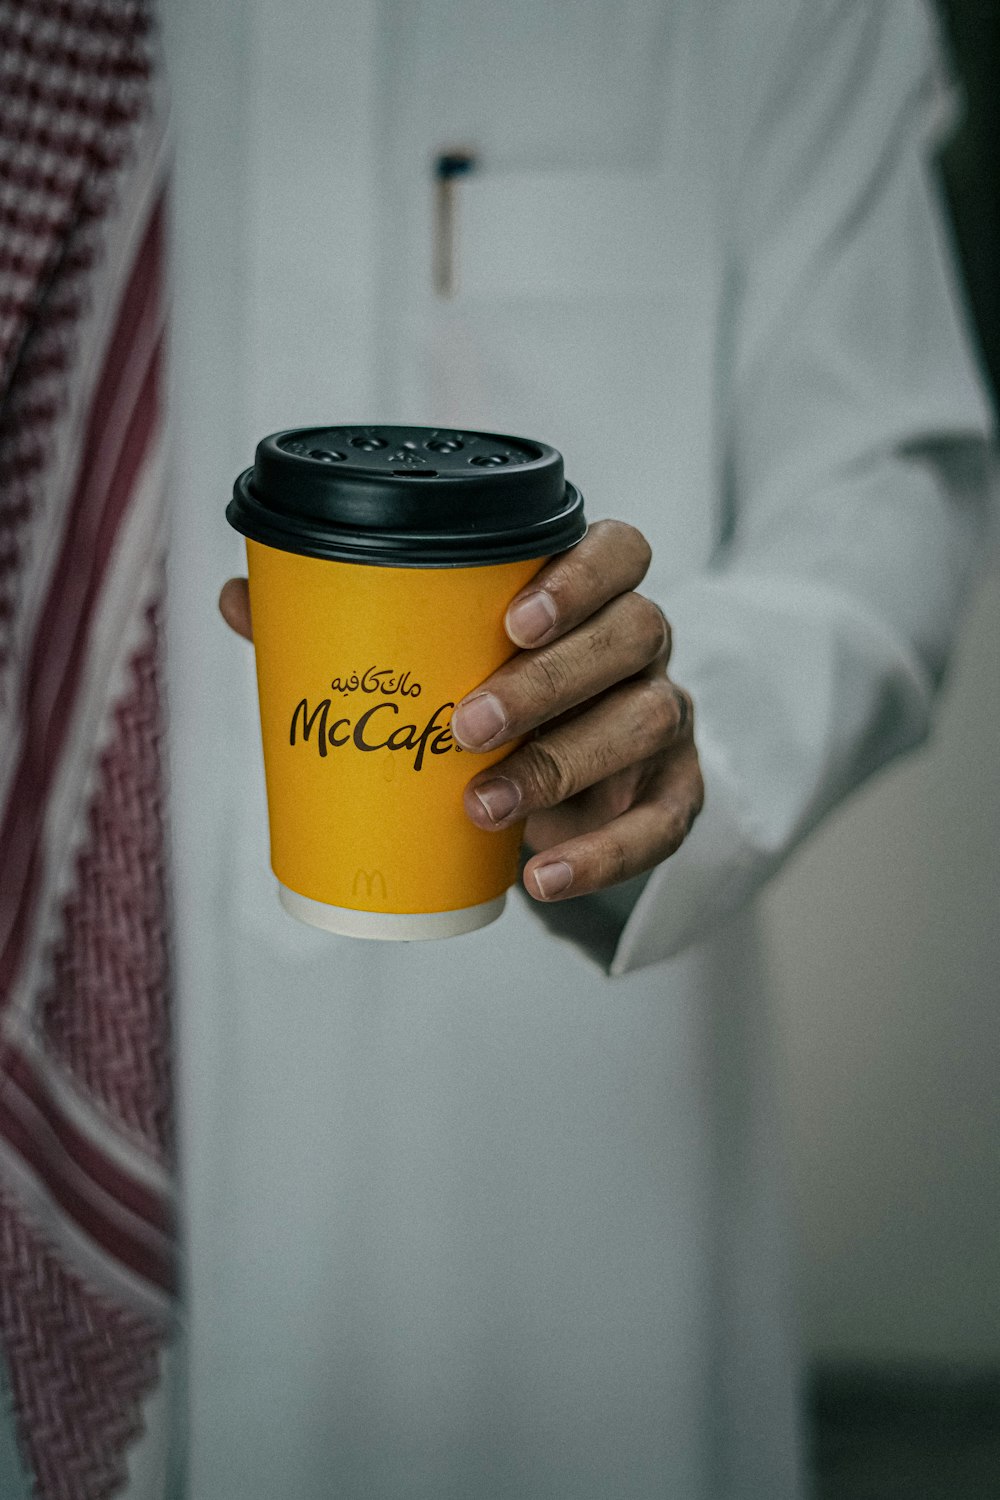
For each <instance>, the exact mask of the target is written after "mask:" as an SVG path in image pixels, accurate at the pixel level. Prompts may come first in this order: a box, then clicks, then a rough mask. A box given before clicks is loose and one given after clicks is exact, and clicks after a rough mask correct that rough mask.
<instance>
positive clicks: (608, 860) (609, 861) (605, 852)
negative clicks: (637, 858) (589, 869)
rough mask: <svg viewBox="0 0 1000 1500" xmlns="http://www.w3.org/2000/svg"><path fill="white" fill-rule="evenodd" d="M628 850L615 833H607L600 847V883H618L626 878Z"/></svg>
mask: <svg viewBox="0 0 1000 1500" xmlns="http://www.w3.org/2000/svg"><path fill="white" fill-rule="evenodd" d="M628 872H629V860H628V852H627V850H626V848H625V845H624V844H623V843H622V841H621V839H620V838H619V837H618V836H617V835H616V834H608V835H607V837H606V838H605V839H604V841H603V847H602V849H601V884H602V885H620V884H621V882H622V881H623V880H625V879H627V878H628Z"/></svg>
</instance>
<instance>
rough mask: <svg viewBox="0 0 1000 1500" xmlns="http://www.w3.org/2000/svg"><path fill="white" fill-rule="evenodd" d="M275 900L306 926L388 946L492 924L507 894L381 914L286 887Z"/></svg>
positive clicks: (505, 900) (502, 907) (469, 930)
mask: <svg viewBox="0 0 1000 1500" xmlns="http://www.w3.org/2000/svg"><path fill="white" fill-rule="evenodd" d="M278 900H279V901H280V902H281V904H282V906H283V907H284V908H285V910H286V911H287V912H288V913H289V914H290V915H291V916H293V917H297V918H298V920H299V921H300V922H307V923H308V924H309V926H310V927H322V928H323V929H324V930H325V931H326V932H336V933H339V935H340V936H341V937H355V938H375V939H378V940H380V941H382V942H389V943H419V942H423V941H425V940H427V939H429V938H449V937H458V936H459V935H460V934H461V933H463V932H474V931H475V929H476V928H477V927H486V926H487V925H488V924H489V923H490V922H495V921H496V919H497V917H499V916H500V914H501V912H502V911H503V909H504V907H505V906H506V904H507V893H506V891H504V893H503V895H502V896H497V897H495V899H494V900H492V901H484V902H483V903H482V904H481V905H480V906H462V907H459V909H458V910H457V911H431V912H384V911H354V910H352V908H350V907H347V906H328V905H327V904H326V902H325V901H313V899H312V898H311V897H310V896H300V895H299V893H298V891H290V890H289V889H288V887H287V886H286V885H281V884H280V883H279V885H278Z"/></svg>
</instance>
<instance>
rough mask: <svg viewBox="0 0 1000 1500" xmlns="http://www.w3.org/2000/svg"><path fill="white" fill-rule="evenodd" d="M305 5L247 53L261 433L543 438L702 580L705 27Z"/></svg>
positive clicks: (709, 497)
mask: <svg viewBox="0 0 1000 1500" xmlns="http://www.w3.org/2000/svg"><path fill="white" fill-rule="evenodd" d="M291 4H292V6H293V10H292V11H290V10H289V8H288V7H287V6H286V7H283V8H282V11H281V13H280V15H279V14H278V13H277V12H276V10H275V8H274V7H271V6H265V5H261V6H260V7H259V8H258V11H257V13H256V15H255V21H254V27H253V32H252V45H253V53H254V71H255V74H256V77H257V80H258V82H259V84H260V85H261V91H260V97H259V101H258V104H257V106H256V120H257V128H256V135H255V140H254V142H253V148H252V153H251V157H250V162H251V171H252V173H253V178H254V181H253V188H252V193H253V197H254V206H253V212H252V221H251V223H250V234H249V237H248V272H249V284H250V290H251V296H250V297H249V298H248V318H249V319H250V320H251V323H252V325H253V326H252V329H251V342H252V345H253V347H254V348H255V350H256V351H257V357H256V358H255V359H253V360H252V361H251V364H252V370H253V374H252V377H251V383H252V392H251V395H252V403H253V406H254V408H255V411H256V413H258V414H259V418H258V419H259V422H260V424H261V427H262V430H263V429H264V428H270V429H273V428H275V427H279V426H282V425H286V424H291V423H298V422H306V421H311V420H316V421H331V420H359V419H364V417H366V416H367V415H368V414H369V413H374V414H376V415H378V416H379V417H380V418H381V419H386V418H389V419H392V418H396V419H404V420H409V421H414V422H451V423H455V424H462V425H467V426H480V427H486V428H489V427H492V428H500V429H502V430H506V431H510V432H523V433H526V434H531V435H535V436H538V437H542V438H544V439H545V440H547V441H550V442H553V443H555V444H556V446H558V447H560V448H562V450H563V451H564V453H565V454H566V458H567V465H568V470H569V472H570V474H571V475H572V477H573V478H574V480H575V481H576V482H577V483H579V484H580V486H581V487H582V488H583V489H584V491H585V493H586V494H587V497H588V500H589V501H590V503H591V512H592V514H594V515H598V514H607V513H617V514H624V515H626V516H628V517H629V518H630V519H633V520H634V521H636V523H637V524H639V525H641V526H643V527H644V528H645V529H647V530H649V531H651V532H652V533H653V534H654V541H655V542H657V543H658V546H659V551H660V553H661V555H667V554H669V556H670V558H671V567H670V572H671V573H674V572H675V571H685V570H686V569H687V568H688V567H690V566H694V565H696V564H697V563H699V562H701V561H702V560H703V559H704V557H705V556H706V555H707V552H708V551H709V550H710V549H711V545H712V542H713V538H714V536H715V534H716V530H717V520H718V518H717V515H716V513H715V511H716V506H715V498H714V497H715V495H716V493H717V490H718V486H717V483H716V478H717V474H716V470H717V464H718V450H719V433H718V425H719V414H718V363H717V362H718V359H719V356H720V347H719V345H720V337H721V331H720V316H721V300H722V289H723V280H724V269H723V266H722V255H723V246H722V237H721V234H720V227H719V203H720V190H719V188H720V185H719V183H718V180H717V176H718V161H719V156H720V152H719V145H718V141H719V137H720V131H719V128H718V122H717V121H714V120H711V119H709V118H708V117H707V115H706V110H705V101H704V98H703V97H702V94H703V90H702V91H699V68H700V67H701V66H702V64H701V63H700V62H699V59H698V50H699V46H702V45H704V41H705V28H704V25H703V24H702V23H699V22H698V21H697V20H695V19H694V14H695V13H694V12H693V10H692V8H691V7H690V6H688V5H686V4H677V3H671V0H629V3H627V4H626V5H624V6H619V7H611V6H609V5H607V4H606V3H601V0H570V3H560V4H553V5H549V6H540V5H537V4H531V3H529V0H515V3H513V4H510V5H506V6H503V7H497V6H487V5H484V4H467V3H466V4H462V3H459V0H414V3H410V0H354V3H348V4H346V5H345V6H340V7H338V8H337V11H336V12H334V13H331V11H330V10H329V9H328V8H327V7H326V6H324V5H323V4H321V3H319V0H291ZM456 153H466V154H467V155H468V156H469V158H470V159H471V162H470V170H469V171H467V172H465V173H462V174H460V175H456V176H455V177H454V178H453V180H452V181H451V182H450V183H447V184H444V183H442V179H441V164H442V160H443V159H445V158H447V157H448V156H449V155H454V154H456Z"/></svg>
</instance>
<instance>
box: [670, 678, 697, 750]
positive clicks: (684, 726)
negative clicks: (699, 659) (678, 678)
mask: <svg viewBox="0 0 1000 1500" xmlns="http://www.w3.org/2000/svg"><path fill="white" fill-rule="evenodd" d="M670 691H671V694H672V696H673V699H674V704H675V712H676V716H677V733H678V734H679V735H681V734H683V735H686V736H689V737H690V736H692V735H693V734H694V703H693V702H692V699H691V694H690V693H687V692H685V691H684V689H683V688H682V687H678V686H677V684H676V682H672V683H671V684H670Z"/></svg>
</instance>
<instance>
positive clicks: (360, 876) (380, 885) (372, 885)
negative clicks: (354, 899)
mask: <svg viewBox="0 0 1000 1500" xmlns="http://www.w3.org/2000/svg"><path fill="white" fill-rule="evenodd" d="M362 894H364V895H365V896H367V897H368V899H369V900H371V898H372V897H373V896H380V897H381V899H382V900H383V901H386V900H388V897H389V892H388V891H387V889H386V884H385V876H384V875H383V874H382V871H381V870H358V871H357V872H356V873H355V876H354V880H353V881H352V882H351V895H352V896H360V895H362Z"/></svg>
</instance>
